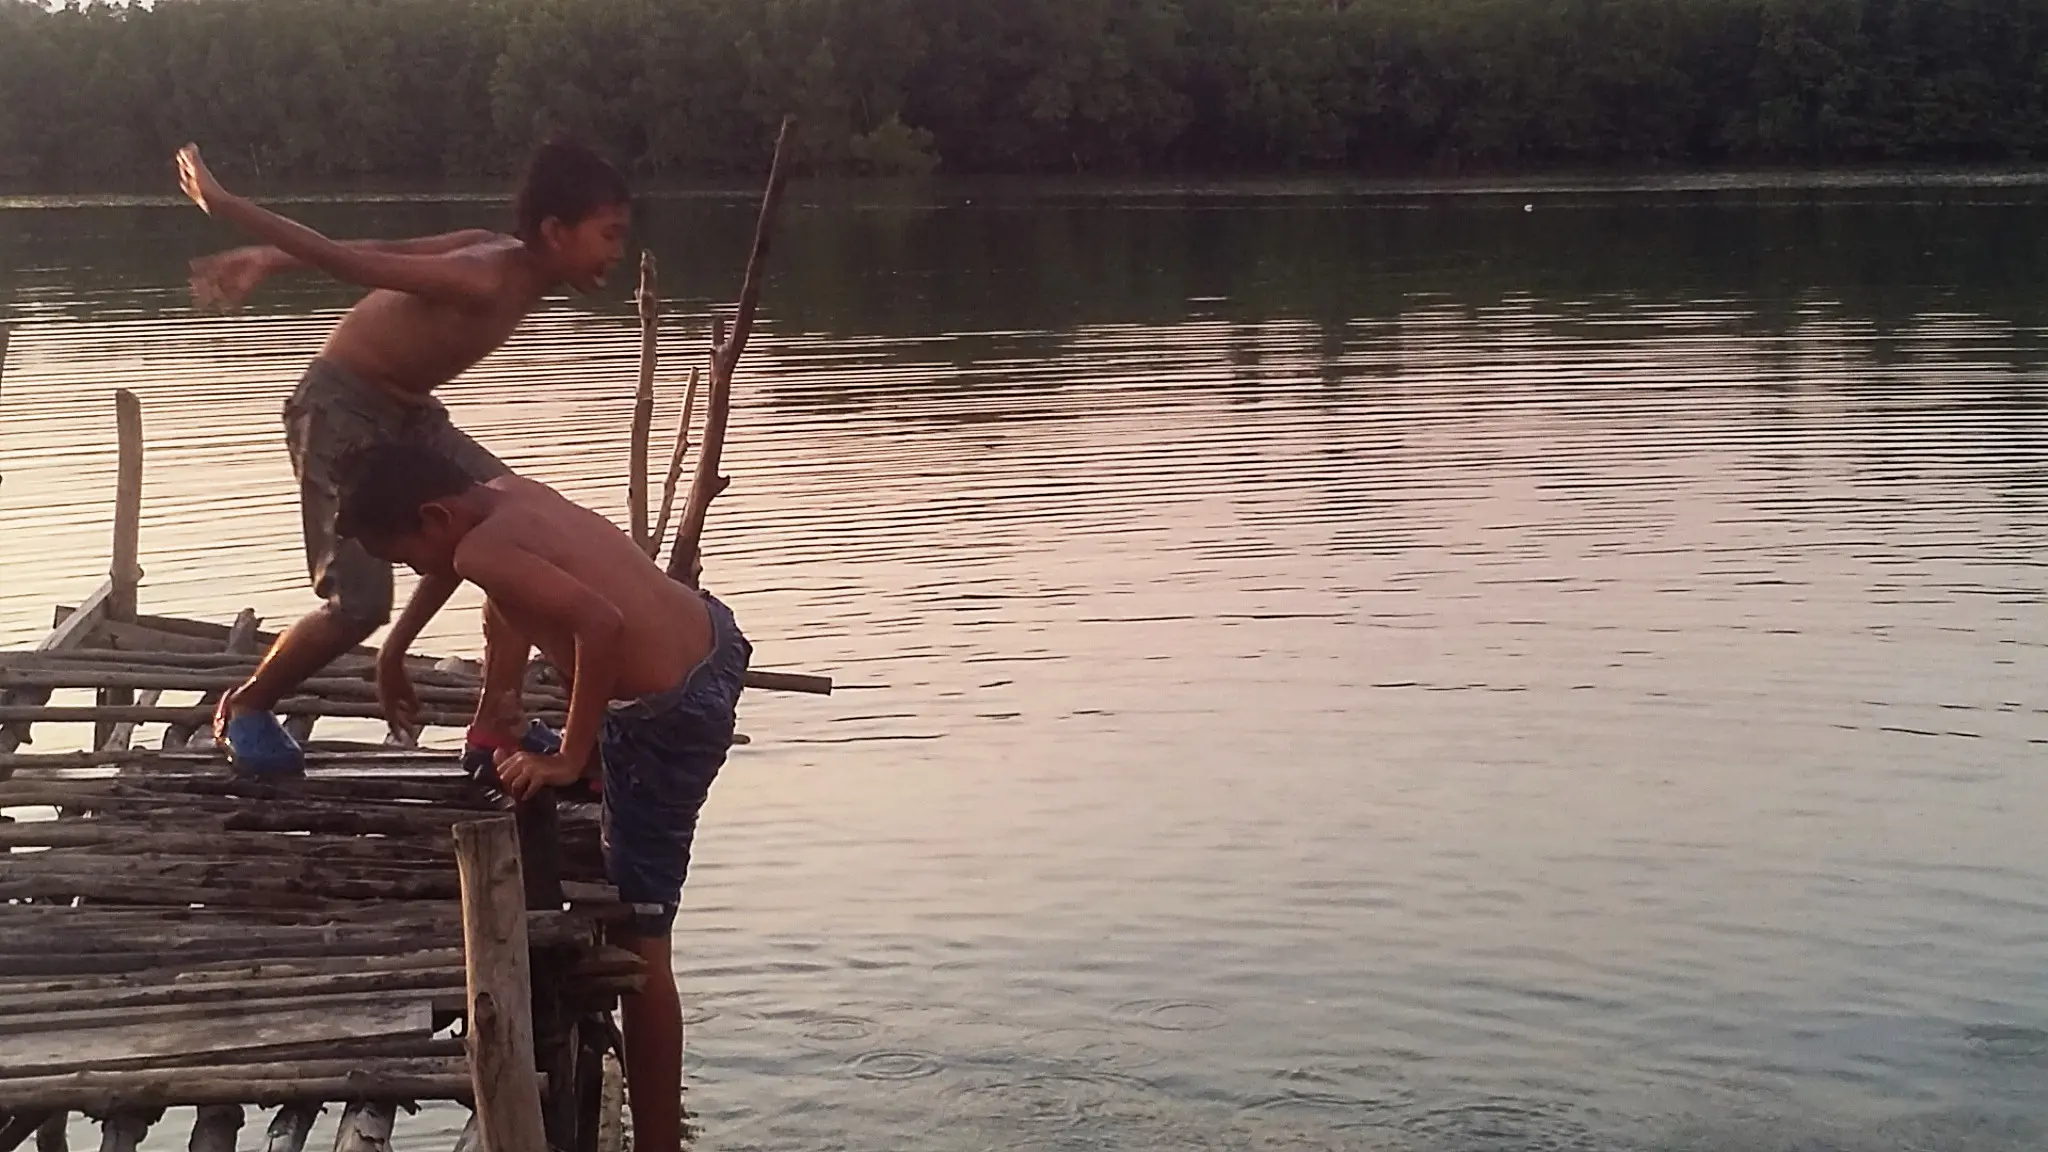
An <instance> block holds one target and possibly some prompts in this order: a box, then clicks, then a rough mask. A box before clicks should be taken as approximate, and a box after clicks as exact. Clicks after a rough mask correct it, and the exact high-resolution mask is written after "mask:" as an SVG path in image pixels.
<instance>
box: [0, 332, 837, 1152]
mask: <svg viewBox="0 0 2048 1152" xmlns="http://www.w3.org/2000/svg"><path fill="white" fill-rule="evenodd" d="M0 365H4V360H0ZM718 367H723V369H724V372H725V374H729V373H730V365H729V363H728V364H725V365H722V366H718ZM116 413H117V425H118V428H119V432H120V469H119V476H120V482H119V485H118V490H117V493H116V502H115V515H114V533H113V548H112V554H113V559H112V563H111V565H110V567H109V574H108V577H107V580H106V582H105V583H104V584H102V585H101V586H100V587H99V589H98V590H96V591H95V592H93V593H92V595H90V596H88V597H86V598H85V599H84V600H83V601H82V602H81V603H79V604H77V605H76V606H69V607H67V606H59V607H58V608H57V609H56V611H55V613H54V619H53V621H52V629H51V631H50V633H49V634H48V635H47V636H46V637H44V639H43V640H42V642H41V643H39V644H37V645H36V646H35V647H34V648H32V649H27V650H21V651H13V652H0V1152H15V1149H17V1148H19V1147H20V1146H22V1145H23V1144H24V1143H26V1142H27V1141H28V1140H30V1139H31V1138H33V1139H34V1140H35V1142H36V1147H37V1149H38V1152H64V1149H65V1141H66V1132H67V1124H68V1118H69V1117H70V1116H71V1115H72V1114H83V1115H85V1116H89V1117H91V1118H93V1119H95V1120H97V1121H98V1122H99V1123H100V1125H101V1134H102V1138H101V1143H100V1147H101V1150H102V1152H133V1150H134V1149H135V1148H136V1146H137V1145H138V1143H139V1142H140V1141H141V1140H142V1139H143V1138H144V1136H145V1135H146V1134H147V1133H148V1131H149V1129H150V1128H151V1126H152V1125H155V1124H158V1123H160V1122H163V1120H164V1117H165V1114H166V1110H167V1109H173V1108H191V1109H193V1110H194V1111H193V1112H192V1113H191V1114H190V1115H191V1117H192V1121H191V1123H192V1128H191V1132H190V1135H189V1138H188V1147H189V1148H190V1149H191V1152H234V1149H235V1148H236V1147H237V1135H238V1133H239V1131H240V1130H241V1129H242V1127H243V1126H244V1125H245V1124H246V1123H248V1121H249V1117H248V1114H247V1109H250V1108H256V1109H273V1110H274V1112H273V1113H272V1115H271V1118H270V1120H269V1121H268V1127H267V1132H266V1135H265V1138H264V1141H263V1145H262V1146H263V1148H264V1150H265V1152H302V1149H303V1148H304V1145H305V1143H306V1141H307V1138H308V1134H309V1132H310V1131H311V1128H312V1126H313V1122H314V1119H315V1117H317V1116H318V1115H319V1114H320V1113H321V1112H322V1111H323V1110H324V1109H326V1108H328V1107H335V1108H339V1109H340V1114H341V1124H340V1129H339V1136H338V1139H337V1143H336V1152H389V1147H390V1141H391V1133H392V1129H393V1126H394V1124H395V1123H396V1122H397V1118H398V1114H399V1112H400V1111H401V1110H403V1109H408V1108H410V1107H412V1106H413V1105H416V1104H418V1103H421V1102H426V1101H456V1102H461V1103H465V1104H469V1105H471V1106H472V1108H473V1112H472V1115H471V1120H470V1124H469V1126H468V1128H466V1129H465V1130H464V1132H463V1135H462V1138H461V1139H460V1140H459V1141H458V1144H457V1148H458V1149H459V1150H464V1152H475V1150H477V1149H481V1148H489V1149H490V1150H491V1152H615V1150H616V1149H618V1148H619V1146H620V1144H621V1142H622V1139H623V1136H622V1133H623V1132H624V1125H623V1123H622V1115H621V1113H622V1098H623V1089H622V1086H621V1083H620V1076H619V1066H618V1062H617V1059H618V1052H619V1041H618V1033H617V1031H616V1030H615V1028H614V1027H613V1023H612V1018H611V1012H612V1010H613V1009H614V1008H615V1007H616V1006H617V1003H618V998H619V997H620V996H621V995H624V994H629V993H631V992H634V991H636V990H637V989H638V988H639V986H640V981H641V973H640V970H639V964H640V962H639V959H638V957H637V956H635V955H634V954H633V953H631V952H628V951H625V950H623V949H619V948H614V947H610V946H607V945H606V943H605V942H604V934H605V928H606V926H607V925H608V924H610V923H613V922H616V921H618V920H621V919H624V918H625V917H626V916H627V915H628V914H629V910H628V909H627V908H626V907H625V906H624V905H623V904H621V903H620V902H619V900H618V897H617V893H616V892H615V891H614V890H613V889H612V888H611V887H610V886H609V885H607V884H606V883H605V881H604V868H603V862H602V859H601V855H600V849H599V835H598V833H599V811H598V806H597V805H596V804H594V803H589V802H572V801H570V800H568V799H565V798H564V795H566V794H557V793H553V792H548V793H544V794H543V795H542V796H540V797H538V798H536V799H534V800H531V801H528V802H527V803H524V804H519V805H514V804H513V803H512V802H511V801H510V800H509V799H507V798H506V797H505V796H503V795H502V794H500V793H498V792H497V791H496V790H495V789H492V788H490V787H488V786H486V785H484V784H480V783H478V782H476V781H474V780H472V779H470V778H469V776H468V775H466V774H465V773H464V772H463V771H462V769H461V766H460V764H459V761H458V757H457V755H456V754H455V753H453V752H449V751H430V750H426V749H422V748H420V747H419V746H418V745H417V734H407V735H406V736H404V737H401V736H399V735H398V734H396V733H394V734H392V735H391V736H390V737H387V739H386V741H385V742H384V743H382V744H376V743H364V742H341V741H331V740H330V741H323V740H321V739H319V738H317V736H318V734H317V732H316V725H317V724H318V723H319V722H320V721H321V720H322V719H325V718H375V717H378V716H379V715H380V713H379V709H378V705H377V701H376V688H375V678H374V656H375V654H374V653H373V652H372V651H371V650H369V649H358V650H356V651H355V652H353V653H351V654H349V655H346V656H344V657H342V658H341V659H339V660H337V661H335V662H333V663H332V664H330V665H329V666H328V667H327V668H325V669H323V670H321V671H320V672H319V673H318V674H317V675H315V676H313V677H312V678H310V679H308V680H307V681H306V682H305V683H304V684H302V685H301V686H300V688H299V689H298V692H297V694H296V695H294V696H292V697H291V698H289V699H287V700H285V701H284V702H283V703H282V704H281V705H280V707H279V709H278V712H279V714H280V715H283V716H284V717H286V727H287V728H288V730H290V731H291V732H292V734H293V735H294V736H295V737H297V738H298V739H299V740H300V742H301V743H302V744H303V745H304V747H305V748H306V750H307V757H306V759H307V765H308V766H307V771H306V774H305V775H304V776H303V777H293V778H284V779H279V778H252V777H245V776H240V775H237V774H235V773H234V772H233V770H232V769H231V767H230V766H229V764H228V761H227V758H226V755H225V753H224V751H222V750H221V749H218V748H215V747H213V735H212V732H211V727H212V725H211V718H212V713H213V709H214V705H215V703H216V702H217V701H218V700H219V698H220V695H221V693H222V692H224V691H225V690H227V689H228V688H231V687H233V686H234V685H236V684H239V683H240V682H241V681H242V680H243V679H244V678H246V677H247V676H248V674H249V673H250V671H251V670H252V669H253V668H254V667H255V665H256V661H257V659H258V654H259V653H260V652H262V651H263V650H264V649H265V648H266V647H268V645H269V643H270V642H271V640H272V639H274V637H272V636H271V635H269V634H267V633H264V632H262V631H261V630H260V624H261V621H260V620H258V619H257V617H256V615H255V613H254V612H253V611H249V610H244V611H243V612H242V613H241V614H240V615H239V616H238V617H237V618H236V619H235V620H234V621H233V622H232V623H227V624H213V623H206V622H201V621H193V620H184V619H178V618H173V617H162V616H150V615H146V614H143V613H142V612H140V611H139V605H138V592H139V585H140V582H141V579H142V570H141V567H140V564H139V558H138V547H137V544H138V540H137V536H138V525H139V523H140V519H141V516H140V512H141V494H142V421H141V410H140V406H139V404H138V402H137V401H136V398H135V397H134V396H133V395H131V394H129V393H127V392H121V393H118V394H117V396H116ZM678 440H679V443H680V441H681V436H680V434H679V437H678ZM678 451H679V453H680V449H679V450H678ZM671 475H673V468H672V473H671ZM713 478H714V480H715V481H716V486H717V487H723V478H722V477H716V475H715V468H714V470H713ZM713 494H715V493H713ZM705 499H706V500H708V496H707V497H706V498H705ZM664 503H666V501H664ZM693 505H695V507H694V508H693V515H694V520H693V525H694V527H695V529H696V530H698V531H701V524H702V506H701V504H699V503H697V502H696V501H694V500H693ZM643 511H644V507H643ZM692 546H693V547H692V553H691V554H690V555H689V556H688V558H687V560H686V563H687V565H688V567H689V568H690V569H691V570H690V572H689V573H688V575H689V576H690V577H691V578H694V574H695V573H694V569H695V556H694V538H692ZM650 550H651V549H650ZM672 566H673V561H672ZM410 671H411V675H412V679H413V681H414V683H415V686H416V690H417V693H418V696H419V699H420V702H421V705H422V710H421V715H420V721H421V723H422V725H423V726H424V727H425V728H428V729H434V728H441V729H459V728H464V727H466V726H467V725H468V724H469V721H470V718H471V716H472V715H473V712H474V708H475V704H476V700H477V695H478V692H479V690H480V688H481V682H480V680H479V673H480V671H481V670H480V668H478V667H477V666H476V665H475V664H474V663H473V662H466V661H460V660H444V661H436V660H433V659H431V658H419V657H415V658H413V659H412V660H411V661H410ZM746 682H747V686H748V687H749V688H750V689H755V690H771V691H798V692H812V693H825V692H830V691H831V687H832V686H831V681H830V680H829V679H827V678H824V677H819V676H806V675H800V674H794V673H778V672H768V671H750V672H749V673H748V675H747V681H746ZM524 703H525V708H526V711H527V713H528V715H530V716H537V717H540V718H543V719H547V720H550V721H551V722H554V723H560V721H561V717H562V713H563V712H564V711H565V708H566V703H567V701H566V699H565V696H564V693H563V690H562V688H561V687H560V686H559V682H558V679H557V678H556V677H554V676H553V675H552V672H551V670H550V669H548V668H547V667H546V666H545V665H539V664H537V665H536V666H535V667H534V669H532V670H531V671H530V673H529V675H528V677H527V682H526V691H525V700H524ZM65 723H74V724H75V723H90V724H91V725H92V726H93V735H92V740H91V743H90V745H89V746H88V747H84V748H76V749H68V750H63V749H60V750H53V751H44V750H41V749H37V748H36V747H35V745H34V737H35V736H36V735H37V734H38V733H37V729H38V726H44V725H51V724H65ZM740 740H741V741H742V742H743V741H744V740H745V738H744V737H741V738H740ZM144 745H152V746H144ZM25 749H26V750H25Z"/></svg>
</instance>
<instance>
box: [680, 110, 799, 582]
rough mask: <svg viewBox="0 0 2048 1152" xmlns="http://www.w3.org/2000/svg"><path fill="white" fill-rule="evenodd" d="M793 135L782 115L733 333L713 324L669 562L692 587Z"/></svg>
mask: <svg viewBox="0 0 2048 1152" xmlns="http://www.w3.org/2000/svg"><path fill="white" fill-rule="evenodd" d="M795 134H796V117H794V116H784V117H783V118H782V131H781V132H779V133H778V134H777V135H776V137H775V162H774V164H773V165H772V166H770V168H769V169H768V191H767V192H766V193H764V194H763V195H762V197H761V216H760V219H759V220H757V221H755V223H754V250H753V252H752V253H751V254H750V255H749V256H748V257H747V278H746V280H745V282H744V283H743V284H742V285H741V287H740V302H739V306H738V307H737V308H735V309H734V310H733V319H732V333H731V335H730V336H728V335H727V334H726V331H725V321H724V319H723V318H722V317H719V318H714V319H713V320H712V324H711V387H710V392H709V395H707V396H706V398H705V408H704V444H703V446H702V447H701V448H700V449H699V450H698V452H697V474H696V476H695V477H694V478H693V479H692V480H691V482H690V499H689V500H688V502H686V503H685V504H684V505H683V522H682V524H681V525H680V526H678V527H677V529H676V543H675V548H674V549H673V550H672V551H671V552H670V553H669V558H668V574H669V575H670V576H671V577H673V578H675V579H677V580H680V581H682V582H683V583H685V584H687V585H689V586H690V587H692V588H695V587H698V585H699V583H700V581H701V580H702V578H703V575H704V562H703V557H702V555H701V554H700V551H701V548H702V546H703V542H704V517H705V514H706V513H708V512H709V511H710V510H711V501H712V500H713V499H715V498H716V497H717V496H718V494H719V493H720V492H723V491H724V490H725V486H726V484H727V483H729V481H728V480H727V479H726V478H725V477H724V476H721V475H719V474H718V461H719V456H720V454H721V453H722V452H723V451H724V449H725V424H726V417H727V416H728V415H729V414H730V412H731V409H732V370H733V368H734V366H736V365H737V364H738V363H739V360H740V353H742V352H744V351H746V349H747V336H748V335H749V334H750V333H752V332H753V330H754V311H755V309H756V308H758V307H759V306H760V303H761V288H762V285H763V284H764V283H765V282H766V280H767V275H768V269H767V265H768V244H769V241H770V239H772V238H773V236H774V233H775V216H776V212H777V210H778V209H780V208H781V206H782V189H783V187H784V186H785V185H787V184H788V183H789V167H788V163H787V161H788V156H789V151H790V142H791V140H792V138H793V137H794V136H795Z"/></svg>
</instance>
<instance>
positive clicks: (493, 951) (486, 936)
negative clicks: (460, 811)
mask: <svg viewBox="0 0 2048 1152" xmlns="http://www.w3.org/2000/svg"><path fill="white" fill-rule="evenodd" d="M454 834H455V863H456V867H457V869H459V870H460V872H461V876H462V942H463V950H464V952H465V954H466V955H467V957H468V969H469V981H468V984H469V996H468V1000H469V1029H468V1040H469V1066H470V1074H471V1076H472V1077H474V1079H475V1097H476V1115H477V1122H478V1127H479V1129H480V1132H481V1135H482V1138H483V1145H484V1147H486V1148H488V1149H490V1152H548V1146H547V1137H546V1133H545V1129H544V1128H543V1126H542V1123H541V1111H540V1091H539V1088H538V1087H537V1086H536V1084H535V1080H534V1077H535V1068H534V1058H533V1020H532V998H533V981H532V976H531V973H530V971H529V968H528V965H529V964H530V962H531V961H530V955H529V952H528V946H527V938H526V890H525V880H524V878H523V876H522V875H521V871H520V866H519V833H518V830H517V828H516V826H515V825H514V823H513V821H512V820H511V819H510V818H507V817H499V818H496V819H492V820H479V821H471V822H467V823H462V824H457V825H455V829H454Z"/></svg>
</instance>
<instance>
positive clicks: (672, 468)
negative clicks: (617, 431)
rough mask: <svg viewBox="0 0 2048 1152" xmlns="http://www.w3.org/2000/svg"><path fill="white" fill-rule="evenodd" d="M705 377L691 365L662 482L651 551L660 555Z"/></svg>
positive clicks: (652, 553)
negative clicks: (699, 388) (698, 394)
mask: <svg viewBox="0 0 2048 1152" xmlns="http://www.w3.org/2000/svg"><path fill="white" fill-rule="evenodd" d="M702 378H703V373H701V372H699V371H698V370H697V368H696V366H695V365H692V366H691V367H690V386H689V387H688V388H685V389H683V417H682V419H680V420H678V421H676V447H675V451H674V452H672V453H670V454H669V458H668V476H667V477H666V478H665V479H663V480H662V482H661V515H660V516H659V517H657V518H656V519H655V522H654V536H653V538H652V539H653V544H652V547H651V548H650V550H649V552H648V555H650V556H658V555H659V554H660V552H661V542H662V541H663V540H666V539H668V516H669V513H670V512H672V511H674V510H675V506H676V485H678V484H681V483H682V482H683V456H684V454H685V453H687V452H689V450H690V416H691V414H692V413H694V412H695V411H696V410H697V382H698V381H699V380H700V379H702Z"/></svg>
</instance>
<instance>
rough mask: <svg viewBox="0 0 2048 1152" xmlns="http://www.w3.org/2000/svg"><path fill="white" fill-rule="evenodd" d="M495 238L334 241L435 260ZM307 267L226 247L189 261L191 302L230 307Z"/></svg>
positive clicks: (274, 253)
mask: <svg viewBox="0 0 2048 1152" xmlns="http://www.w3.org/2000/svg"><path fill="white" fill-rule="evenodd" d="M498 238H499V236H498V233H496V232H493V231H491V230H490V229H488V228H465V229H463V230H461V231H459V232H444V233H442V234H440V235H438V236H418V237H414V238H412V239H409V240H337V241H335V242H336V243H337V244H340V245H341V246H342V247H344V248H353V249H356V250H358V251H363V252H384V253H389V254H392V255H399V256H438V255H440V254H442V253H444V252H460V251H462V250H463V249H465V248H474V247H476V246H477V245H479V244H488V243H491V242H492V241H495V240H497V239H498ZM307 267H310V265H308V264H307V263H306V262H305V261H303V260H299V259H297V258H295V257H293V256H292V255H290V254H289V253H287V252H285V251H284V250H283V249H282V248H273V247H271V246H270V245H267V244H252V245H249V246H247V247H242V248H230V249H228V250H227V251H225V252H216V253H214V254H213V255H211V256H201V257H199V258H198V259H196V260H194V261H192V299H193V301H194V302H195V303H197V304H198V305H199V306H200V307H202V308H206V307H218V308H233V307H236V306H237V305H239V304H241V303H242V301H244V300H246V299H248V297H249V293H251V292H254V291H255V290H256V286H257V285H259V284H261V283H263V281H265V280H267V279H269V278H270V277H272V276H275V275H277V274H278V273H280V272H290V271H293V270H294V269H299V268H307Z"/></svg>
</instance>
